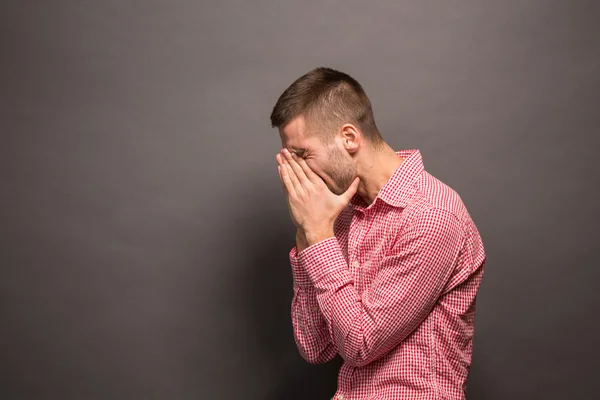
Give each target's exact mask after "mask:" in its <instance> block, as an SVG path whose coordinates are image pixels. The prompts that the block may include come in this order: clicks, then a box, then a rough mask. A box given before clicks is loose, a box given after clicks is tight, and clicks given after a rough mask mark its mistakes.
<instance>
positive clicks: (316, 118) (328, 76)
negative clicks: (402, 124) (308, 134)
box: [271, 67, 383, 145]
mask: <svg viewBox="0 0 600 400" xmlns="http://www.w3.org/2000/svg"><path fill="white" fill-rule="evenodd" d="M299 115H304V116H305V117H306V118H307V121H308V123H309V126H312V125H311V124H313V123H314V124H316V125H317V129H314V130H312V129H311V131H313V133H315V134H317V135H319V136H322V139H324V141H325V142H328V141H329V140H330V139H331V137H332V132H333V130H334V129H336V128H337V127H339V126H341V125H342V124H344V123H352V124H354V125H357V126H358V127H359V128H360V130H361V132H362V134H363V135H364V136H365V137H366V138H367V139H368V140H369V141H370V142H371V143H372V144H374V145H380V144H382V143H383V138H382V137H381V135H380V133H379V130H378V129H377V125H376V124H375V118H374V116H373V109H372V107H371V101H370V100H369V98H368V97H367V94H366V93H365V91H364V90H363V88H362V86H361V85H360V83H358V82H357V81H356V80H355V79H354V78H352V77H351V76H350V75H348V74H345V73H343V72H340V71H336V70H334V69H331V68H326V67H319V68H315V69H313V70H312V71H310V72H308V73H306V74H305V75H302V76H301V77H300V78H298V79H296V80H295V81H294V83H292V84H291V85H290V87H288V88H287V89H286V90H285V91H284V92H283V94H282V95H281V96H280V97H279V99H278V100H277V103H276V104H275V107H273V112H272V113H271V125H272V127H273V128H275V127H277V128H282V127H284V126H285V125H286V124H287V123H289V122H290V121H291V120H292V119H294V118H296V117H297V116H299Z"/></svg>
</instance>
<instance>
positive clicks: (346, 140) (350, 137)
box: [341, 124, 362, 153]
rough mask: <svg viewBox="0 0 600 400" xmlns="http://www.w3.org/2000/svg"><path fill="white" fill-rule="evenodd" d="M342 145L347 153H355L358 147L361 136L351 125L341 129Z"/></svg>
mask: <svg viewBox="0 0 600 400" xmlns="http://www.w3.org/2000/svg"><path fill="white" fill-rule="evenodd" d="M341 136H342V144H343V145H344V148H345V149H346V150H347V151H348V153H355V152H356V151H357V150H358V148H359V147H360V141H361V140H362V134H361V133H360V130H359V129H358V128H357V127H356V126H355V125H353V124H344V125H343V126H342V128H341Z"/></svg>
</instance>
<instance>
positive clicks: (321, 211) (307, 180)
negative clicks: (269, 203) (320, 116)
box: [277, 149, 360, 246]
mask: <svg viewBox="0 0 600 400" xmlns="http://www.w3.org/2000/svg"><path fill="white" fill-rule="evenodd" d="M277 162H278V164H279V165H278V167H277V169H278V171H279V177H280V179H281V182H282V186H283V188H284V190H285V192H286V195H287V200H288V207H289V209H290V215H291V217H292V222H294V224H295V225H296V227H297V228H298V230H299V231H301V232H303V233H304V234H305V237H306V241H307V244H308V246H310V245H311V244H314V243H316V242H318V241H321V240H324V239H327V238H329V237H332V236H333V223H334V221H335V219H336V218H337V216H338V215H339V214H340V213H341V212H342V210H343V209H344V208H345V207H346V205H348V202H349V201H350V199H352V196H354V194H355V193H356V191H357V190H358V184H359V183H360V179H359V178H358V177H357V178H356V179H355V180H354V181H353V182H352V184H351V185H350V187H349V188H348V190H346V192H345V193H343V194H341V195H339V196H338V195H336V194H335V193H333V192H331V191H330V190H329V188H328V187H327V185H326V184H325V182H323V180H322V179H321V178H320V177H319V176H318V175H317V174H316V173H315V172H314V171H313V170H312V169H310V167H309V166H308V164H306V161H304V160H303V159H301V158H299V157H297V156H296V155H295V154H294V155H292V154H291V153H290V152H289V151H288V150H287V149H283V150H282V152H281V154H277Z"/></svg>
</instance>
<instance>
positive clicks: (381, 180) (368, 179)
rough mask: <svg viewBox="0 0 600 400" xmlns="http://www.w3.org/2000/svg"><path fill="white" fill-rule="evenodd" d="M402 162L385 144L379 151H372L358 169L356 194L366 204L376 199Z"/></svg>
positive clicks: (402, 159)
mask: <svg viewBox="0 0 600 400" xmlns="http://www.w3.org/2000/svg"><path fill="white" fill-rule="evenodd" d="M402 162H404V158H402V157H399V156H398V155H397V154H396V152H395V151H394V150H393V149H392V148H391V147H389V146H388V145H387V144H386V145H385V147H384V148H383V149H381V150H377V151H373V152H372V153H371V154H370V155H369V157H367V158H366V159H365V161H364V162H363V163H361V165H360V166H359V168H358V171H357V173H358V176H359V177H360V185H359V186H358V194H359V195H360V196H361V197H362V198H363V200H364V201H365V202H366V203H367V204H371V203H372V202H373V201H375V198H377V194H379V191H380V190H381V188H382V187H383V186H384V185H385V184H386V183H387V181H388V180H389V179H390V177H391V176H392V175H393V174H394V172H395V171H396V170H397V169H398V167H399V166H400V165H401V164H402Z"/></svg>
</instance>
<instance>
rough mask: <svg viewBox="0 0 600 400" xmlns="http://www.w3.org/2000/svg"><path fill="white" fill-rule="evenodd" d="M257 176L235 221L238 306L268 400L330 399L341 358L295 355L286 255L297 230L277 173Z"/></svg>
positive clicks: (289, 274) (289, 277) (289, 273)
mask: <svg viewBox="0 0 600 400" xmlns="http://www.w3.org/2000/svg"><path fill="white" fill-rule="evenodd" d="M260 176H261V174H260V173H257V174H256V175H254V176H253V177H252V178H251V179H249V180H248V182H252V183H254V185H253V187H252V188H251V192H250V194H249V195H248V197H247V198H248V203H247V204H246V207H245V208H246V209H247V210H252V212H251V213H250V215H245V216H244V217H243V219H242V220H240V221H239V222H238V227H239V228H240V232H238V233H239V235H240V240H239V241H238V247H237V250H238V251H239V252H241V254H242V255H243V256H244V259H245V260H247V261H248V262H247V263H246V267H245V268H244V270H243V271H241V274H242V275H241V276H240V283H239V287H240V290H241V292H242V293H240V298H241V299H244V302H243V304H240V306H241V307H243V308H244V311H245V313H247V314H246V315H248V317H249V318H248V319H249V320H250V321H252V326H249V327H248V328H247V329H248V330H249V334H250V335H251V337H253V338H257V339H256V341H257V346H259V347H260V349H261V350H260V351H261V353H262V355H263V357H262V360H263V362H264V361H266V362H268V363H269V364H270V365H269V366H268V370H269V371H272V378H270V380H269V388H268V390H265V392H267V393H268V396H267V399H268V400H281V399H288V400H295V399H298V400H300V399H303V400H304V399H329V398H331V397H332V396H333V394H334V392H335V390H336V386H337V372H338V370H339V367H340V365H341V358H339V357H338V358H336V359H335V360H333V361H331V362H329V363H327V364H322V365H311V364H309V363H308V362H306V361H305V360H304V359H302V358H301V356H300V354H299V353H298V349H297V348H296V344H295V342H294V337H293V331H292V322H291V317H290V309H291V301H292V296H293V291H292V274H291V269H290V265H289V258H288V254H289V251H290V250H291V248H292V247H293V246H294V244H295V242H294V240H295V239H294V237H295V228H294V226H293V224H292V222H291V220H290V219H289V213H288V209H287V205H286V203H285V197H284V194H283V191H282V189H281V187H280V186H279V185H278V180H277V179H278V177H277V176H275V178H274V179H275V181H274V182H264V181H262V178H260ZM262 176H264V173H263V174H262ZM261 184H262V185H261ZM245 196H246V195H245Z"/></svg>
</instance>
